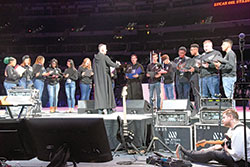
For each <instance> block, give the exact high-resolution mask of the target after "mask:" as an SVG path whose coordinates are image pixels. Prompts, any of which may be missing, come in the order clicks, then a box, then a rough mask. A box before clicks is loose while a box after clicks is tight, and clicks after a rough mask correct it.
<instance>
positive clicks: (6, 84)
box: [3, 81, 17, 94]
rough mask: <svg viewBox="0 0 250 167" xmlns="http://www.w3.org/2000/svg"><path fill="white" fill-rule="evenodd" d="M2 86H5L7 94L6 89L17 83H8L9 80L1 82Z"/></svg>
mask: <svg viewBox="0 0 250 167" xmlns="http://www.w3.org/2000/svg"><path fill="white" fill-rule="evenodd" d="M3 86H4V88H5V90H6V94H8V90H9V89H11V88H13V87H15V86H17V84H15V83H9V82H5V81H4V82H3Z"/></svg>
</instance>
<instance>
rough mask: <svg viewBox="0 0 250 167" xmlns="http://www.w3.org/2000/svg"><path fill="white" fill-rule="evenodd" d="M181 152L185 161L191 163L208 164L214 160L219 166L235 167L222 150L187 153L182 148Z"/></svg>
mask: <svg viewBox="0 0 250 167" xmlns="http://www.w3.org/2000/svg"><path fill="white" fill-rule="evenodd" d="M181 151H182V152H183V153H184V155H185V157H186V158H185V159H188V160H190V161H193V162H201V163H208V162H209V161H212V160H215V161H217V162H219V163H221V164H224V165H227V166H228V167H237V163H235V161H234V160H233V158H232V157H231V155H230V154H228V153H227V152H225V151H224V150H220V151H219V150H215V151H188V150H186V149H184V148H183V147H182V149H181ZM235 165H236V166H235Z"/></svg>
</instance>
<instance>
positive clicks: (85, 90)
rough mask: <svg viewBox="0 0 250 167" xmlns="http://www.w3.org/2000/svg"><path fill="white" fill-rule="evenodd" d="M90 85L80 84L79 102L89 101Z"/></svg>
mask: <svg viewBox="0 0 250 167" xmlns="http://www.w3.org/2000/svg"><path fill="white" fill-rule="evenodd" d="M90 86H91V85H90V84H83V83H80V89H81V95H82V96H81V100H89V95H90V92H91V87H90Z"/></svg>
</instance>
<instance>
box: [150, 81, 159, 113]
mask: <svg viewBox="0 0 250 167" xmlns="http://www.w3.org/2000/svg"><path fill="white" fill-rule="evenodd" d="M154 90H156V95H157V109H160V108H161V83H160V82H157V83H153V84H149V93H150V95H149V98H150V99H149V101H150V104H151V105H152V106H154V104H153V101H152V99H153V98H154Z"/></svg>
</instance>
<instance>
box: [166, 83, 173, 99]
mask: <svg viewBox="0 0 250 167" xmlns="http://www.w3.org/2000/svg"><path fill="white" fill-rule="evenodd" d="M164 90H165V94H166V98H167V99H168V100H171V99H174V83H169V84H164Z"/></svg>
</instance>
